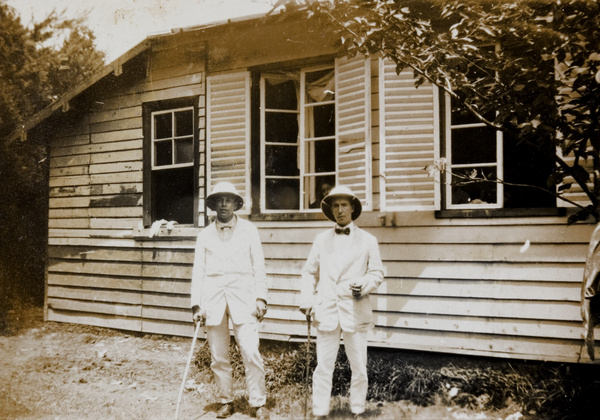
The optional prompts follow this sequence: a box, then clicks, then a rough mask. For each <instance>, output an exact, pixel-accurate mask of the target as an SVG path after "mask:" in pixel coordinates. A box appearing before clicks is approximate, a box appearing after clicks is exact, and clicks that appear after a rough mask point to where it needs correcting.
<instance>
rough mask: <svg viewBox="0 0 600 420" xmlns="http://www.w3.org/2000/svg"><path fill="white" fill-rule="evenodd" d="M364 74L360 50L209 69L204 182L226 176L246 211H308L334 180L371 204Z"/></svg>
mask: <svg viewBox="0 0 600 420" xmlns="http://www.w3.org/2000/svg"><path fill="white" fill-rule="evenodd" d="M313 63H314V61H313ZM370 78H371V74H370V63H369V61H368V60H366V59H364V58H363V57H354V58H351V59H348V58H339V59H335V60H334V59H333V58H331V59H329V60H327V59H323V61H321V60H319V63H318V64H311V65H310V66H309V65H306V66H303V65H298V62H295V63H293V64H290V63H283V64H272V65H268V66H265V68H254V69H252V71H236V72H226V73H217V74H213V75H210V76H208V78H207V167H208V174H207V180H208V182H207V185H208V187H209V190H210V188H211V186H212V185H213V184H214V183H216V182H217V181H220V180H227V181H229V182H232V183H233V184H234V185H236V188H237V189H238V191H241V192H242V194H243V195H244V202H245V205H244V208H243V209H241V210H240V212H247V213H251V214H252V215H253V217H263V215H266V216H265V217H266V218H272V217H274V218H277V217H287V216H288V215H290V214H297V213H303V214H307V215H309V216H308V217H309V218H311V217H312V215H310V213H318V212H319V211H320V210H319V209H320V202H321V199H322V198H323V196H324V195H326V194H327V192H328V191H329V189H330V188H333V186H335V185H336V184H337V185H344V186H347V187H348V188H350V189H351V190H352V191H353V192H354V193H355V194H356V195H357V196H358V197H359V198H360V200H361V202H362V203H363V209H364V210H367V209H371V208H372V197H371V183H372V175H371V137H370V135H371V119H370V118H371V102H370V95H371V91H370V87H371V80H370ZM283 215H285V216H283ZM294 217H295V216H294ZM300 217H304V216H300Z"/></svg>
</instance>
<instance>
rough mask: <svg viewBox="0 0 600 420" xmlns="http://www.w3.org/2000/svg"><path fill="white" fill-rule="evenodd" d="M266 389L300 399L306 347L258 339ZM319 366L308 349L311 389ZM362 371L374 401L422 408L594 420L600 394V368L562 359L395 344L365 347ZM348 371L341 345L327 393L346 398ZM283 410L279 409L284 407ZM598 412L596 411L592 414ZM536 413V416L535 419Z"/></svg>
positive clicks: (238, 372)
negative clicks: (408, 347)
mask: <svg viewBox="0 0 600 420" xmlns="http://www.w3.org/2000/svg"><path fill="white" fill-rule="evenodd" d="M261 353H262V354H263V358H264V362H265V374H266V384H267V390H268V392H269V396H270V399H271V400H276V401H275V402H274V403H271V404H276V405H279V406H280V408H281V405H284V404H296V406H297V405H298V404H300V402H301V401H302V400H304V397H305V396H306V394H305V392H304V384H305V380H306V360H307V352H306V345H305V344H302V343H282V342H271V341H264V340H263V341H262V342H261ZM230 355H231V361H232V367H233V372H234V379H235V380H242V379H243V372H244V368H243V363H242V359H241V356H240V353H239V349H238V347H237V344H236V343H235V341H234V340H233V341H232V344H231V347H230ZM195 363H196V366H197V367H198V369H199V370H200V371H202V370H208V369H210V353H209V350H208V346H201V349H200V350H199V351H198V353H197V355H196V361H195ZM315 367H316V346H315V345H314V343H313V344H312V346H311V349H310V366H309V379H310V380H309V386H310V385H311V384H312V374H313V371H314V369H315ZM367 370H368V373H369V391H368V395H367V398H368V399H369V400H371V401H401V400H402V401H406V402H410V403H412V404H415V405H419V406H429V405H433V404H436V403H437V402H442V403H443V404H445V405H448V406H457V407H464V408H468V409H472V410H500V409H503V408H506V407H509V406H510V405H512V404H516V405H518V406H519V407H521V411H522V412H524V413H527V414H528V415H531V416H534V417H533V418H544V419H579V418H591V417H590V410H593V409H595V400H596V396H597V395H598V394H599V393H600V367H598V366H596V365H591V366H590V365H566V364H560V363H544V362H526V361H514V360H499V359H491V358H490V359H487V358H480V357H472V358H469V357H461V356H456V355H445V354H438V353H419V352H408V351H402V350H393V349H385V350H384V349H369V359H368V365H367ZM350 379H351V369H350V365H349V362H348V359H347V357H346V353H345V351H344V348H343V346H342V347H341V348H340V352H339V354H338V357H337V360H336V367H335V371H334V377H333V386H332V395H340V396H346V395H348V391H349V387H350ZM288 408H289V407H285V408H284V409H283V410H282V411H286V410H287V411H288V412H289V409H288ZM594 414H596V413H594ZM538 416H539V417H538Z"/></svg>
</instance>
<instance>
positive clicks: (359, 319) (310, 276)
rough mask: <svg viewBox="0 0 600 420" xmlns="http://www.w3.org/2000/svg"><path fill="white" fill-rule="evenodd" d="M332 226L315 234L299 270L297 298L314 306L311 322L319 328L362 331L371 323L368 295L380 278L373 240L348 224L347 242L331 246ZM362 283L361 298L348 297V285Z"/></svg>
mask: <svg viewBox="0 0 600 420" xmlns="http://www.w3.org/2000/svg"><path fill="white" fill-rule="evenodd" d="M335 236H336V233H335V231H334V229H330V230H327V231H325V232H322V233H320V234H319V235H317V237H316V239H315V241H314V243H313V246H312V249H311V251H310V254H309V256H308V259H307V261H306V264H305V265H304V268H303V270H302V282H301V288H300V291H301V301H302V304H305V305H310V306H312V307H313V308H314V314H315V325H316V326H317V328H319V329H320V330H322V331H332V330H334V329H335V328H336V327H337V325H338V323H339V324H340V326H341V328H342V330H343V331H348V332H356V331H365V330H366V329H367V328H368V327H370V326H372V309H371V302H370V299H369V294H370V293H371V292H373V291H374V290H375V289H377V288H378V287H379V285H380V284H381V282H382V281H383V264H382V262H381V256H380V254H379V245H378V243H377V239H376V238H375V237H374V236H373V235H371V234H370V233H368V232H366V231H364V230H362V229H360V228H358V227H356V226H355V225H354V226H352V233H351V234H350V238H349V243H348V246H347V247H343V249H335V247H334V241H335ZM352 283H359V284H361V285H362V286H363V288H362V297H361V298H359V299H357V298H354V297H353V296H352V292H351V290H350V284H352Z"/></svg>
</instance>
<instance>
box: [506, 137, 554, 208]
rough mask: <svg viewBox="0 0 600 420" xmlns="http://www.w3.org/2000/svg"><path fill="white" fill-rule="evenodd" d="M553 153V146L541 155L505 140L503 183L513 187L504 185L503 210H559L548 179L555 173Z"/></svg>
mask: <svg viewBox="0 0 600 420" xmlns="http://www.w3.org/2000/svg"><path fill="white" fill-rule="evenodd" d="M554 153H555V151H554V148H553V147H552V145H549V146H547V147H546V150H543V151H542V150H541V149H539V148H538V147H536V146H534V145H530V144H528V143H526V142H519V141H518V139H516V138H511V137H509V136H505V137H504V181H506V182H507V183H510V184H513V185H509V184H505V185H504V207H506V208H537V207H556V197H555V196H554V190H555V189H554V187H553V186H551V187H549V186H548V177H549V176H550V175H551V174H552V173H553V171H554ZM514 184H519V185H514ZM523 185H531V186H534V187H538V188H531V187H526V186H523Z"/></svg>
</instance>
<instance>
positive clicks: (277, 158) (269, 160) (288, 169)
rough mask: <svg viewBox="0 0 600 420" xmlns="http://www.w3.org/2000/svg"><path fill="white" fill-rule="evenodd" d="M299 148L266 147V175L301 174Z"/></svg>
mask: <svg viewBox="0 0 600 420" xmlns="http://www.w3.org/2000/svg"><path fill="white" fill-rule="evenodd" d="M297 156H298V147H297V146H269V145H267V146H266V147H265V174H266V175H267V176H269V175H275V176H290V175H291V176H294V175H298V174H299V173H300V171H299V169H298V158H297Z"/></svg>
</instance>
